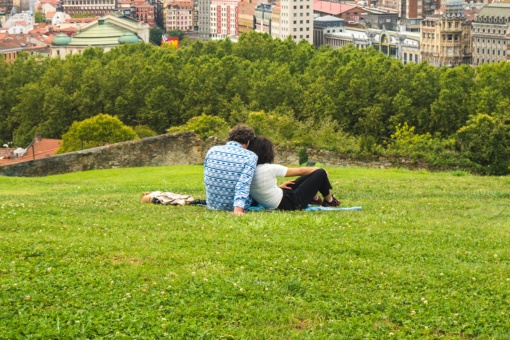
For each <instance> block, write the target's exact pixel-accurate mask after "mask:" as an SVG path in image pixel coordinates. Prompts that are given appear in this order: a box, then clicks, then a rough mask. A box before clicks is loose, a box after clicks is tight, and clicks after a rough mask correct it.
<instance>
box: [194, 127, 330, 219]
mask: <svg viewBox="0 0 510 340" xmlns="http://www.w3.org/2000/svg"><path fill="white" fill-rule="evenodd" d="M228 140H229V141H228V143H227V144H225V145H221V146H214V147H212V148H211V149H210V150H209V151H208V152H207V155H206V157H205V160H204V184H205V191H206V202H207V207H208V208H210V209H215V210H227V211H233V214H234V215H243V214H244V210H246V209H248V208H249V207H250V206H251V205H252V204H253V203H255V202H256V203H258V204H260V205H262V206H263V207H264V208H266V209H270V210H272V209H278V210H303V209H305V208H306V207H307V206H308V205H309V204H319V205H323V206H326V207H336V206H339V205H340V202H339V201H338V200H337V199H335V197H333V194H332V193H331V189H332V187H331V183H330V182H329V179H328V174H327V172H326V171H325V170H324V169H321V168H317V167H301V168H287V167H285V166H283V165H278V164H272V163H273V161H274V156H275V154H274V149H273V145H272V143H271V142H270V141H269V140H268V139H266V138H264V137H255V132H254V131H253V129H252V128H250V127H248V126H244V125H237V126H235V127H234V128H233V129H232V130H231V131H230V132H229V137H228ZM296 176H300V177H298V178H297V179H295V180H291V181H287V182H285V183H283V184H281V185H280V186H278V185H277V177H296ZM318 192H320V193H321V195H322V197H323V199H321V198H320V196H319V195H318V194H317V193H318ZM253 200H255V202H254V201H253ZM256 203H255V204H256Z"/></svg>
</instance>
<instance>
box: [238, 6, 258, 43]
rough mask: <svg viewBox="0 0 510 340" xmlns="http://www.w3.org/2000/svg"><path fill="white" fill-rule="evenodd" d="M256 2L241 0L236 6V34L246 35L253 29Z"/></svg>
mask: <svg viewBox="0 0 510 340" xmlns="http://www.w3.org/2000/svg"><path fill="white" fill-rule="evenodd" d="M255 7H257V1H256V0H241V1H239V4H238V17H239V22H238V34H239V35H241V34H243V33H248V32H250V31H253V30H254V29H255Z"/></svg>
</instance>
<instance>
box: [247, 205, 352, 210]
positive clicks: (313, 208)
mask: <svg viewBox="0 0 510 340" xmlns="http://www.w3.org/2000/svg"><path fill="white" fill-rule="evenodd" d="M248 210H250V211H263V210H266V209H265V208H264V207H263V206H261V205H256V206H253V207H249V208H248ZM336 210H361V207H346V208H343V207H323V206H320V205H309V206H308V207H306V209H305V211H336ZM267 211H274V210H267Z"/></svg>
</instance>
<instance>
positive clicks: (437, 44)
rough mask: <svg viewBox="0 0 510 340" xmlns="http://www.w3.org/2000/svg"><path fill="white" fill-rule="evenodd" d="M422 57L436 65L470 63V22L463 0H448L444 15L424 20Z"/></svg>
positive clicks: (421, 43) (421, 45)
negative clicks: (465, 13) (467, 18)
mask: <svg viewBox="0 0 510 340" xmlns="http://www.w3.org/2000/svg"><path fill="white" fill-rule="evenodd" d="M420 48H421V58H422V60H425V61H427V62H429V63H430V64H431V65H434V66H449V67H453V66H457V65H460V64H471V51H472V41H471V24H470V22H468V21H467V20H466V17H465V15H464V9H463V6H462V1H461V0H448V2H447V5H446V11H445V13H444V14H443V15H435V16H431V17H427V18H426V19H425V20H423V21H422V23H421V39H420Z"/></svg>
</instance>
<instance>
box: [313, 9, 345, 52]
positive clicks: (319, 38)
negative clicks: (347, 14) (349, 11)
mask: <svg viewBox="0 0 510 340" xmlns="http://www.w3.org/2000/svg"><path fill="white" fill-rule="evenodd" d="M341 32H345V20H344V19H339V18H337V17H334V16H332V15H326V16H324V17H318V18H315V19H314V21H313V45H314V46H315V47H316V48H319V47H320V46H322V45H325V42H324V35H325V34H332V33H341Z"/></svg>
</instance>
